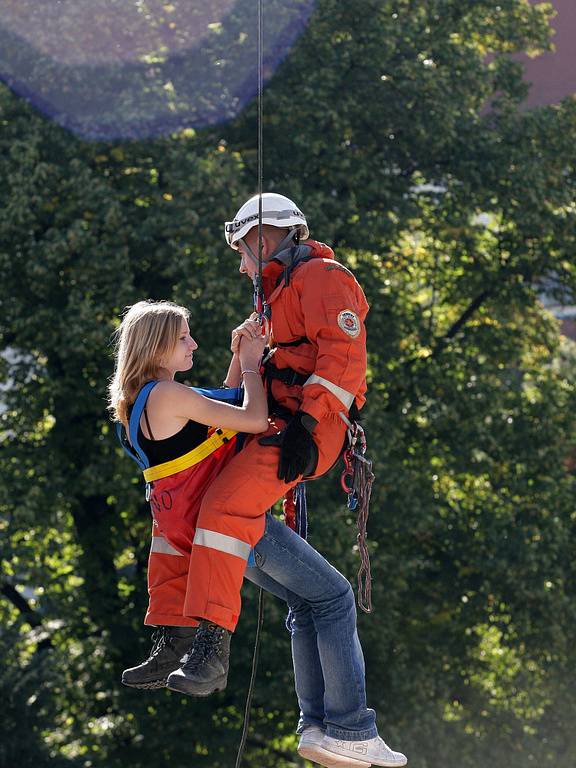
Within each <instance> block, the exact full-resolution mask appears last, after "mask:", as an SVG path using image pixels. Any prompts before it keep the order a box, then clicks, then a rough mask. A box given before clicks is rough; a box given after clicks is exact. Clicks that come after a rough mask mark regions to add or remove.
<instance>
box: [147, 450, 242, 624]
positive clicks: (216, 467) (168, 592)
mask: <svg viewBox="0 0 576 768" xmlns="http://www.w3.org/2000/svg"><path fill="white" fill-rule="evenodd" d="M235 454H236V440H235V439H233V440H231V441H229V442H228V443H226V444H224V445H222V446H221V447H220V448H218V449H217V450H216V451H214V453H212V454H210V455H209V456H207V457H206V458H204V459H203V460H202V461H201V462H199V463H198V464H195V465H194V466H192V467H189V468H188V469H185V470H182V471H181V472H178V473H176V474H174V475H169V476H168V477H164V478H162V479H161V480H155V481H154V483H153V485H152V493H151V497H150V508H151V512H152V517H153V525H152V543H151V547H150V556H149V558H148V594H149V603H148V610H147V612H146V618H145V620H144V623H145V624H155V625H160V624H165V625H169V626H194V625H195V624H197V623H198V622H197V621H196V620H194V619H192V618H190V617H187V616H185V615H184V603H185V600H186V590H187V589H188V588H189V587H190V588H191V589H193V588H194V584H193V580H190V581H189V579H188V571H189V565H190V552H191V550H192V542H193V540H194V535H195V533H196V520H197V518H198V513H199V511H200V504H201V501H202V498H203V496H204V493H205V492H206V489H207V488H208V487H209V486H210V483H212V481H213V480H214V478H215V477H216V476H217V475H218V474H219V473H220V472H221V471H222V470H223V469H224V468H225V467H226V465H227V463H228V462H229V461H230V460H231V459H232V458H233V456H234V455H235Z"/></svg>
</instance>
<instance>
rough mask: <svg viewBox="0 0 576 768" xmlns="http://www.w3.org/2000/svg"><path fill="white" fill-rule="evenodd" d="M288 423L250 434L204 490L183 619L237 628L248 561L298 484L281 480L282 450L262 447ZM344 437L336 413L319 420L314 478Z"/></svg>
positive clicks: (333, 458)
mask: <svg viewBox="0 0 576 768" xmlns="http://www.w3.org/2000/svg"><path fill="white" fill-rule="evenodd" d="M284 424H285V422H284V421H282V420H281V419H277V418H275V419H274V421H272V422H271V424H270V426H269V428H268V430H267V431H266V432H265V433H263V434H260V435H251V436H250V437H249V438H248V439H247V440H246V444H245V445H244V447H243V448H242V450H241V451H240V452H239V453H237V454H236V455H235V456H233V457H232V458H231V459H230V462H229V463H228V464H227V465H226V466H225V467H224V468H223V469H222V471H221V472H220V473H219V474H218V476H217V477H216V478H215V479H214V480H213V481H212V483H211V484H210V486H209V487H208V489H207V490H206V493H205V494H204V497H203V499H202V502H201V505H200V511H199V514H198V518H197V520H196V533H195V535H194V541H193V544H192V549H191V552H190V561H189V565H188V582H187V587H186V598H185V601H184V614H185V616H188V617H189V618H192V619H208V620H209V621H213V622H214V623H216V624H219V625H220V626H222V627H225V628H226V629H229V630H234V629H235V627H236V624H237V622H238V618H239V616H240V589H241V587H242V580H243V578H244V571H245V569H246V562H247V560H248V556H249V553H250V550H251V549H252V547H253V546H254V545H255V544H256V543H257V542H258V540H259V539H260V538H261V536H262V534H263V533H264V522H265V520H264V518H265V512H266V511H267V510H268V509H269V508H270V507H271V506H272V505H273V504H274V503H275V502H276V501H278V500H279V499H281V498H282V497H283V496H284V494H285V493H286V492H287V491H288V490H289V489H290V488H292V487H293V486H295V485H296V484H297V483H298V482H299V481H298V480H295V481H294V482H292V483H289V484H287V483H284V481H282V480H279V479H278V476H277V472H278V459H279V454H280V449H279V448H278V447H275V446H263V445H260V444H259V442H258V440H259V438H261V437H263V435H268V434H274V433H276V432H277V431H278V430H279V429H281V428H282V427H283V426H284ZM345 433H346V426H345V424H344V422H343V421H342V419H341V418H340V416H339V415H338V414H337V413H331V414H329V415H328V416H326V417H325V418H323V419H322V420H321V421H320V423H319V424H318V426H317V427H316V429H315V431H314V440H315V442H316V444H317V446H318V465H317V468H316V472H315V474H314V477H318V476H320V475H322V474H324V473H325V472H327V471H328V469H330V467H331V466H332V465H333V464H334V462H335V461H336V460H337V458H338V456H339V455H340V452H341V449H342V445H343V443H344V436H345Z"/></svg>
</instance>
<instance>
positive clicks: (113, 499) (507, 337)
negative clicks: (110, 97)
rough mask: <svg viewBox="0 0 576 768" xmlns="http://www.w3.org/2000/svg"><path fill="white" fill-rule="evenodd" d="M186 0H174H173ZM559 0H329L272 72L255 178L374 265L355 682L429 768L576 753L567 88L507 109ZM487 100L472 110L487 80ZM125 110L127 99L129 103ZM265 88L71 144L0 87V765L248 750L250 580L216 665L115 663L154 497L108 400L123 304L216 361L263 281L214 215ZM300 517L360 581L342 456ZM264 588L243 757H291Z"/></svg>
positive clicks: (273, 616) (192, 757)
mask: <svg viewBox="0 0 576 768" xmlns="http://www.w3.org/2000/svg"><path fill="white" fill-rule="evenodd" d="M172 5H177V0H172ZM550 15H551V8H550V5H549V4H547V3H535V4H532V5H529V4H526V3H525V2H524V0H500V2H499V4H498V5H497V6H495V5H494V3H493V2H488V1H487V0H486V1H485V0H395V1H394V2H392V1H391V0H377V1H372V0H362V1H361V0H351V2H347V3H342V2H338V1H337V0H320V2H318V4H317V7H316V9H315V12H314V14H313V16H312V18H311V21H310V24H309V26H308V27H307V29H306V31H305V33H304V34H303V35H302V36H301V37H300V39H299V41H298V42H297V44H296V45H295V46H294V48H293V49H292V51H291V52H290V55H289V56H288V57H287V58H286V60H285V61H284V63H283V64H282V66H281V67H280V68H279V69H278V71H277V72H276V74H275V75H274V77H273V78H272V79H271V81H270V82H269V84H268V87H267V89H266V93H265V117H264V146H265V179H266V187H267V188H268V189H270V190H278V191H281V192H283V193H284V194H287V195H289V196H291V197H293V198H294V199H296V200H298V201H300V202H301V204H302V206H303V208H304V210H305V212H306V214H307V216H308V219H309V221H310V223H311V228H312V233H313V235H314V236H316V237H317V238H319V239H322V240H324V241H326V242H328V243H330V244H331V245H333V246H334V247H335V249H336V251H337V254H338V257H339V258H340V259H341V260H342V261H343V262H344V263H346V264H347V265H348V266H350V267H351V268H352V269H353V270H354V272H355V274H356V275H357V277H358V279H359V280H360V282H361V283H362V285H363V286H364V288H365V290H366V293H367V295H368V298H369V301H370V303H371V305H372V309H371V312H370V315H369V321H368V331H369V371H368V376H369V386H370V389H369V401H368V405H367V407H366V409H365V419H364V421H365V426H366V429H367V431H368V434H369V441H370V449H371V453H372V456H373V458H374V461H375V467H376V474H377V482H376V485H375V488H374V495H373V504H372V513H371V518H370V523H369V535H370V541H371V544H370V546H371V556H372V571H373V578H374V585H373V598H374V604H375V612H374V614H373V615H372V616H364V615H361V616H360V617H359V630H360V634H361V639H362V643H363V647H364V651H365V656H366V663H367V670H368V672H367V681H368V696H369V702H370V705H371V706H373V707H374V708H375V709H376V710H377V712H378V724H379V728H380V732H381V733H382V735H383V736H384V737H385V738H386V739H387V741H388V742H389V743H391V744H392V745H393V746H397V747H398V748H400V749H402V750H404V751H405V752H406V753H407V754H408V756H409V759H410V765H411V766H413V767H414V768H436V766H439V765H443V766H445V768H479V767H480V766H484V765H486V764H487V763H489V764H490V765H492V766H494V768H525V766H526V765H538V766H543V767H544V766H555V768H572V766H573V765H574V763H575V761H576V738H575V736H574V730H573V727H572V726H573V714H572V713H573V712H574V711H575V708H576V692H575V687H574V672H573V670H574V666H575V662H576V659H575V652H574V642H573V638H574V633H575V630H576V600H575V597H576V596H575V594H574V592H575V588H574V584H575V578H574V577H575V575H576V574H575V565H574V562H575V559H574V557H573V554H574V546H573V541H574V527H575V521H576V514H575V509H574V466H575V448H576V446H575V435H576V430H575V418H576V417H575V414H576V408H575V405H576V402H575V400H576V397H575V388H574V372H575V370H576V353H575V349H574V344H573V343H571V342H569V341H568V340H567V339H566V338H564V337H563V336H562V335H561V334H560V329H559V326H558V323H557V321H556V320H554V319H553V317H552V316H551V315H550V314H548V313H547V312H546V311H545V310H544V309H543V307H542V304H541V302H540V300H539V294H540V291H541V289H542V287H543V286H546V289H547V291H548V293H549V294H550V295H552V296H554V297H556V298H557V299H558V300H559V301H562V300H567V299H569V297H570V296H573V294H574V290H575V288H576V270H575V266H574V246H575V235H576V230H575V217H576V204H575V202H574V201H575V186H576V175H575V167H574V149H573V148H574V146H575V143H576V105H575V103H574V100H573V99H568V100H566V101H564V102H562V103H561V104H559V105H556V106H552V107H546V108H540V109H535V110H532V111H529V112H526V111H522V110H521V109H520V104H521V101H522V99H523V97H524V96H525V94H526V85H525V84H524V83H523V81H522V78H521V65H520V64H519V63H518V62H517V60H516V59H514V58H513V57H511V56H510V54H513V53H515V52H519V51H530V52H533V53H537V52H539V51H543V50H546V49H547V48H548V47H549V45H550V41H549V31H548V20H549V18H550ZM487 105H489V108H488V106H487ZM126 109H130V104H127V105H126ZM256 120H257V112H256V107H255V104H249V105H248V106H247V107H246V108H245V109H244V110H243V111H242V112H241V114H240V115H239V116H238V117H236V118H235V119H234V120H233V121H230V122H228V123H226V124H223V125H220V126H218V127H212V128H206V129H204V130H202V131H195V130H193V129H192V128H187V129H185V130H182V131H178V132H175V133H173V134H170V135H168V136H166V137H164V138H160V139H156V140H141V141H133V140H132V141H130V140H117V141H109V142H96V143H95V142H86V141H82V140H80V139H79V138H76V137H74V135H72V134H71V133H68V132H66V131H65V130H63V129H62V128H60V127H58V126H56V125H55V124H54V123H53V122H51V121H50V120H47V119H46V118H44V117H43V116H42V115H41V114H40V113H38V112H37V111H35V110H34V109H33V108H32V107H31V106H30V105H29V104H28V103H26V102H25V101H24V100H22V99H19V98H17V97H16V96H14V94H13V93H11V92H10V91H9V90H8V89H7V88H6V87H3V86H2V87H1V88H0V126H1V131H0V150H1V151H0V178H1V179H2V184H1V185H0V270H1V275H2V280H1V282H0V309H1V312H0V340H1V348H2V349H4V350H5V351H4V353H3V355H2V357H1V358H0V367H1V375H2V380H3V382H4V384H3V385H2V401H3V403H4V409H3V411H2V413H1V417H0V418H1V432H0V440H1V442H0V446H1V451H0V531H1V536H2V538H1V554H2V570H1V574H0V618H1V622H2V629H1V631H0V652H1V655H2V665H1V666H0V691H1V695H2V698H3V701H4V705H3V707H2V718H0V765H2V766H6V768H12V767H13V766H15V765H18V766H19V767H20V768H27V766H34V767H35V768H39V767H41V766H57V767H58V768H59V767H60V766H62V767H68V766H70V767H71V768H79V767H80V766H82V768H92V767H94V768H96V767H98V766H101V767H105V768H120V766H122V768H125V767H126V766H130V768H144V766H146V768H153V767H154V766H161V765H166V764H170V765H171V766H173V767H174V768H178V767H179V766H184V765H186V766H190V765H192V766H199V767H200V768H201V767H204V766H205V767H206V768H217V767H221V768H229V767H230V766H232V765H233V764H234V760H235V754H236V750H237V746H238V741H239V733H240V728H241V721H242V711H243V705H244V697H245V692H246V687H247V683H248V677H249V667H250V660H251V654H252V646H253V637H254V629H255V620H256V597H257V596H256V593H255V590H254V589H253V587H252V586H251V585H247V586H246V588H245V593H244V611H243V615H242V620H241V622H240V626H239V629H238V631H237V633H236V635H235V637H234V641H233V654H232V673H231V680H230V683H229V686H228V689H227V691H226V692H225V693H223V694H219V695H218V696H216V697H213V698H211V699H209V700H207V701H202V700H198V701H197V700H192V699H187V698H186V697H180V696H178V695H177V694H174V693H170V692H168V691H159V692H140V691H133V690H129V689H126V688H122V686H121V685H120V684H119V678H120V674H121V670H122V669H123V667H125V666H128V665H132V664H133V663H135V662H136V661H138V660H140V659H141V658H144V657H145V655H146V652H147V650H148V648H149V635H148V631H147V630H145V629H144V628H143V627H142V623H141V622H142V615H143V611H144V606H145V603H146V593H145V570H146V559H147V551H148V546H149V544H148V541H149V513H148V511H147V509H146V505H145V503H144V500H143V494H142V486H141V481H140V479H139V478H138V477H137V476H136V473H135V471H134V468H133V467H132V466H129V463H128V462H127V461H126V460H125V459H124V458H123V457H122V456H121V455H120V452H119V450H118V448H117V447H116V444H115V441H114V438H113V435H112V430H111V427H110V424H109V422H108V419H107V415H106V410H105V390H106V384H107V378H108V376H109V375H110V373H111V370H112V363H111V352H110V347H109V340H110V335H111V333H112V331H113V330H114V328H115V326H116V324H117V322H118V317H119V315H120V313H121V312H122V309H123V308H124V307H125V306H126V305H128V304H130V303H132V302H134V301H137V300H139V299H141V298H144V297H151V298H171V299H174V300H176V301H178V302H182V303H185V304H186V305H187V306H189V307H190V309H191V312H192V319H191V325H192V329H193V333H194V335H195V337H196V338H197V340H198V341H199V344H200V350H199V352H198V353H197V355H196V361H197V362H196V366H195V368H194V373H193V377H194V378H193V381H194V383H195V384H198V385H210V384H214V383H215V382H219V381H220V380H221V377H222V375H223V372H224V370H225V368H226V365H227V359H228V351H227V348H228V329H230V328H232V327H233V325H235V324H236V323H237V321H238V319H239V318H242V317H243V316H245V315H246V313H247V312H249V310H250V303H251V290H250V286H249V284H246V283H245V282H244V281H243V280H242V279H240V277H239V275H238V274H237V262H236V261H235V258H234V254H232V252H231V251H228V250H227V249H226V246H225V243H224V241H223V238H222V222H223V221H224V220H225V219H227V218H229V217H230V215H232V214H233V213H234V212H235V210H236V208H237V207H238V205H239V204H240V203H241V202H242V201H243V199H244V198H245V197H247V196H248V195H249V194H251V193H253V191H254V189H255V186H256V152H255V144H256V131H257V122H256ZM309 495H310V506H311V510H312V511H311V534H310V539H311V542H312V543H313V544H314V545H316V546H317V547H318V548H319V549H320V550H321V551H322V552H323V553H324V554H325V555H326V556H327V557H328V558H329V559H330V560H331V561H332V562H333V563H334V564H336V565H337V567H339V568H340V570H342V571H343V572H344V573H345V574H346V575H347V576H348V577H349V578H350V579H352V580H354V578H355V572H356V569H357V566H358V560H357V553H356V552H355V551H354V546H353V545H354V541H355V534H354V530H355V524H354V521H353V520H352V519H351V517H350V515H349V513H348V512H347V510H346V508H345V505H344V499H343V497H342V494H341V492H340V490H339V487H338V482H337V475H336V473H334V474H332V475H331V476H329V477H328V478H325V479H323V480H322V481H320V482H318V483H315V484H313V485H311V486H310V487H309ZM284 613H285V610H284V607H283V606H282V605H281V604H279V603H276V602H275V601H274V600H273V599H272V598H269V599H268V601H267V604H266V622H265V628H264V636H263V643H262V656H261V665H260V672H259V677H258V682H257V687H256V692H255V700H254V710H253V720H252V727H251V731H250V735H249V740H248V746H247V753H246V759H245V765H246V766H254V767H255V768H256V766H258V767H259V768H260V767H263V768H266V767H268V766H270V767H271V766H278V768H288V767H289V766H303V765H304V762H303V761H302V760H301V759H300V758H298V756H297V755H296V751H295V747H296V744H297V741H296V737H295V736H294V734H293V729H294V726H295V722H296V718H297V710H296V702H295V697H294V695H293V693H292V688H293V679H292V672H291V662H290V650H289V637H288V635H287V633H286V631H285V629H284V626H283V618H284Z"/></svg>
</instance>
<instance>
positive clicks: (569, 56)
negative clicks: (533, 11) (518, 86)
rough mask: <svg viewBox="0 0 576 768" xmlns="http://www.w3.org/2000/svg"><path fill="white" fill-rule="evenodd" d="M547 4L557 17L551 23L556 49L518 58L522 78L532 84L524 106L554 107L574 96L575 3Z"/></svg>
mask: <svg viewBox="0 0 576 768" xmlns="http://www.w3.org/2000/svg"><path fill="white" fill-rule="evenodd" d="M535 1H536V0H531V2H535ZM549 2H551V4H552V5H553V6H554V8H555V9H556V16H555V18H554V19H552V22H551V26H552V28H553V30H554V35H553V38H552V42H553V43H554V47H555V50H554V51H550V52H549V53H544V54H542V56H538V57H537V58H536V59H531V58H529V57H528V56H522V57H521V58H522V61H523V63H524V66H525V78H526V80H527V81H528V82H530V83H531V84H532V87H531V88H530V94H529V96H528V98H527V100H526V106H527V107H538V106H542V105H544V104H556V103H557V102H558V101H560V100H561V99H563V98H565V97H566V96H571V95H573V94H575V93H576V45H575V42H576V0H549Z"/></svg>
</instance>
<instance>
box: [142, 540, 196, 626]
mask: <svg viewBox="0 0 576 768" xmlns="http://www.w3.org/2000/svg"><path fill="white" fill-rule="evenodd" d="M157 530H158V529H157V527H156V526H153V529H152V531H153V533H152V543H151V546H150V555H149V558H148V595H149V600H148V610H147V611H146V618H145V619H144V624H151V625H157V626H158V625H162V624H164V625H167V626H173V627H174V626H176V627H184V626H194V625H196V624H197V623H198V622H197V621H195V620H194V619H191V618H190V617H188V616H185V615H184V602H185V599H186V588H187V584H188V565H189V562H190V557H189V555H186V554H183V553H182V552H179V551H178V550H177V549H175V547H173V546H172V545H171V544H170V542H169V541H168V540H167V539H166V538H165V537H164V536H162V535H157V536H155V535H154V533H155V532H156V531H157Z"/></svg>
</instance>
